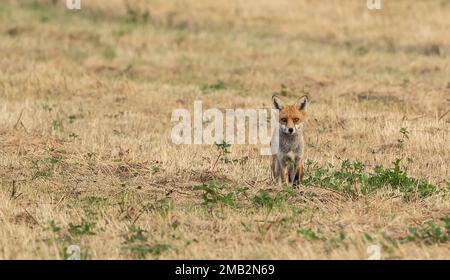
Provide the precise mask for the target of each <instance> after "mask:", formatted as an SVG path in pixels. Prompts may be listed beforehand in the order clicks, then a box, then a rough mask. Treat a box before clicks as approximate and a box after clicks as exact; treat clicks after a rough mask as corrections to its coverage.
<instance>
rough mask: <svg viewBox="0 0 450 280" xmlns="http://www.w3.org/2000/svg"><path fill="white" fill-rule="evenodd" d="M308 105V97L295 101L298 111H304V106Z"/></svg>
mask: <svg viewBox="0 0 450 280" xmlns="http://www.w3.org/2000/svg"><path fill="white" fill-rule="evenodd" d="M307 103H308V96H306V95H305V96H302V97H300V98H299V99H298V101H297V107H298V109H299V110H300V111H305V110H306V104H307Z"/></svg>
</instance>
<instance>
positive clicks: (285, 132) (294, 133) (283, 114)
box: [271, 95, 308, 186]
mask: <svg viewBox="0 0 450 280" xmlns="http://www.w3.org/2000/svg"><path fill="white" fill-rule="evenodd" d="M307 102H308V98H307V96H303V97H300V98H299V99H298V101H297V102H296V103H295V104H294V105H284V103H283V102H282V100H281V99H280V98H279V97H278V96H276V95H273V96H272V103H273V107H274V108H275V109H276V110H278V111H279V129H278V131H274V134H273V135H272V142H271V146H272V174H273V178H274V180H275V182H278V183H279V181H280V177H281V183H282V184H290V185H291V186H296V185H299V184H300V182H301V180H302V178H303V164H302V159H303V153H304V146H305V144H304V140H303V122H304V121H305V110H306V105H307Z"/></svg>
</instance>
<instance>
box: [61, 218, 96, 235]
mask: <svg viewBox="0 0 450 280" xmlns="http://www.w3.org/2000/svg"><path fill="white" fill-rule="evenodd" d="M95 226H96V223H95V222H88V221H86V220H82V221H81V223H80V224H72V223H69V228H68V230H67V231H68V232H69V234H70V235H71V236H72V237H78V236H82V235H95V231H94V229H95Z"/></svg>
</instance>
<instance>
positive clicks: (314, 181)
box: [302, 159, 437, 197]
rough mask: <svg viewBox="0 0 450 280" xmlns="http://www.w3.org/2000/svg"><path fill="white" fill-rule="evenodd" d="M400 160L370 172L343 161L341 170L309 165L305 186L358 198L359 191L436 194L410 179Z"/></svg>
mask: <svg viewBox="0 0 450 280" xmlns="http://www.w3.org/2000/svg"><path fill="white" fill-rule="evenodd" d="M400 162H401V159H396V160H395V161H394V162H393V163H392V164H393V166H392V167H389V168H385V167H383V166H376V167H375V168H374V169H373V170H372V171H367V170H366V166H365V165H364V164H363V163H361V162H351V161H349V160H343V161H342V162H341V165H340V166H339V167H338V168H335V167H334V166H333V165H331V164H329V165H328V166H327V167H321V166H319V165H318V164H317V163H314V162H312V161H307V162H306V164H305V166H306V172H305V177H304V178H303V181H302V184H303V185H305V186H319V187H322V188H329V189H333V190H336V191H339V192H343V193H347V194H350V195H351V196H353V197H356V196H357V195H358V194H357V190H358V189H359V190H360V191H361V193H362V194H369V193H372V192H374V191H377V190H380V189H384V188H386V187H389V188H391V189H394V190H398V191H400V192H401V193H403V194H414V193H416V194H418V195H419V196H420V197H427V196H430V195H431V194H433V193H435V192H436V190H437V188H436V186H435V185H433V184H431V183H430V182H428V181H427V180H425V179H417V178H414V177H410V176H409V175H408V169H407V168H406V167H405V166H401V165H400Z"/></svg>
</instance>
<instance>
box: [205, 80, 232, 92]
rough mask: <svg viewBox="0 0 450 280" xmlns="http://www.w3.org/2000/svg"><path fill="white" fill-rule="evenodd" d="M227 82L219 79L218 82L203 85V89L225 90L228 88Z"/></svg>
mask: <svg viewBox="0 0 450 280" xmlns="http://www.w3.org/2000/svg"><path fill="white" fill-rule="evenodd" d="M226 88H227V87H226V86H225V82H224V81H222V80H218V81H217V82H215V83H213V84H207V85H203V86H202V91H208V90H223V89H226Z"/></svg>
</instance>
